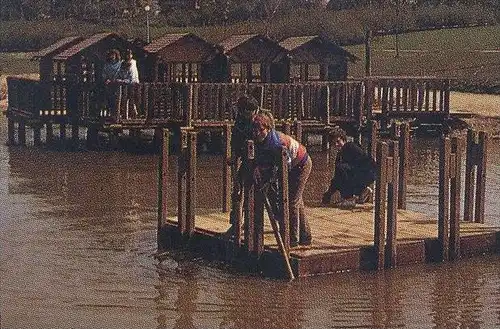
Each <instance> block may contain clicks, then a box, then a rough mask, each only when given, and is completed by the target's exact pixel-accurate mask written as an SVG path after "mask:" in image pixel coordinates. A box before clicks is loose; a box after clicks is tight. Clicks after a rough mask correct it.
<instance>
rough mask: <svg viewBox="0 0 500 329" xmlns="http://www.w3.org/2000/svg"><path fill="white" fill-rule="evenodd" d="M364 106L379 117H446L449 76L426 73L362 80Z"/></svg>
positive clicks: (448, 109) (447, 112)
mask: <svg viewBox="0 0 500 329" xmlns="http://www.w3.org/2000/svg"><path fill="white" fill-rule="evenodd" d="M365 87H366V89H367V90H366V93H367V94H368V95H373V97H367V98H366V100H367V106H368V107H371V108H373V109H375V111H380V112H381V114H382V118H386V119H388V118H391V117H416V118H419V117H424V116H425V117H431V116H435V117H437V118H442V117H446V116H448V115H449V113H450V80H449V79H440V78H429V77H408V78H399V77H370V78H368V79H366V80H365Z"/></svg>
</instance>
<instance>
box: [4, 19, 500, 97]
mask: <svg viewBox="0 0 500 329" xmlns="http://www.w3.org/2000/svg"><path fill="white" fill-rule="evenodd" d="M372 47H373V53H372V75H381V76H391V75H402V76H439V77H448V78H454V79H457V80H456V81H455V82H454V83H453V89H455V90H460V91H473V92H485V93H492V94H493V93H495V94H500V25H495V26H487V27H472V28H456V29H443V30H431V31H422V32H413V33H407V34H402V35H399V57H397V58H396V57H395V54H396V51H395V36H394V35H388V36H380V37H375V38H374V39H373V42H372ZM345 48H346V49H347V50H349V51H350V52H352V53H354V54H355V55H356V56H358V57H359V58H360V60H359V61H357V62H356V63H353V64H351V65H350V67H349V75H350V76H352V77H354V78H359V77H362V76H363V75H364V45H355V46H347V47H345ZM30 59H31V53H0V76H1V79H2V88H4V87H3V86H4V80H5V76H6V75H15V74H16V75H17V74H36V73H38V62H36V61H31V60H30Z"/></svg>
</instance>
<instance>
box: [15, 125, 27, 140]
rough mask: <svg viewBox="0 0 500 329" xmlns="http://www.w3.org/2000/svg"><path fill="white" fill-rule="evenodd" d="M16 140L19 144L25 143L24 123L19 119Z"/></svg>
mask: <svg viewBox="0 0 500 329" xmlns="http://www.w3.org/2000/svg"><path fill="white" fill-rule="evenodd" d="M17 140H18V143H19V144H20V145H22V146H25V145H26V124H25V123H24V121H19V123H18V127H17Z"/></svg>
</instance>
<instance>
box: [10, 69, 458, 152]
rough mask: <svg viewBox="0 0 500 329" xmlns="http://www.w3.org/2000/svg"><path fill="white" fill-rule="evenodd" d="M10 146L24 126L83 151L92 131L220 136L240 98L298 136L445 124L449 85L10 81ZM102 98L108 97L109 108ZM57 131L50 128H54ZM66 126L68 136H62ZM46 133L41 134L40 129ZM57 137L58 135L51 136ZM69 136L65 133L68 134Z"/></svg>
mask: <svg viewBox="0 0 500 329" xmlns="http://www.w3.org/2000/svg"><path fill="white" fill-rule="evenodd" d="M7 82H8V94H9V104H8V109H7V113H6V114H7V117H8V122H9V124H8V129H9V134H8V136H9V143H10V144H21V145H23V144H25V143H26V133H27V131H28V129H31V130H32V131H33V136H34V137H33V140H34V143H35V144H36V145H39V144H41V140H42V138H41V137H42V136H41V133H40V132H41V131H42V130H43V131H45V132H46V134H47V136H46V138H45V140H46V141H52V140H53V139H54V138H60V139H65V138H67V137H70V138H71V139H72V140H73V141H74V142H78V139H79V138H80V137H79V136H80V134H79V130H80V129H84V130H85V132H86V142H87V144H88V145H89V146H92V145H93V144H95V141H96V139H97V137H96V136H97V134H98V133H99V132H101V133H107V134H110V136H112V135H118V134H119V133H121V132H122V131H124V130H129V131H130V132H131V135H139V134H140V132H141V130H146V129H154V130H156V135H155V136H156V140H160V135H161V129H163V128H169V129H171V130H173V131H175V132H179V131H180V128H182V127H185V128H196V129H198V130H210V131H214V130H215V131H217V132H219V133H220V132H222V131H223V129H224V126H225V125H227V124H228V123H229V124H231V123H233V122H234V119H235V111H234V104H235V102H236V100H237V99H238V97H240V96H241V95H243V94H250V95H253V96H254V97H255V98H256V99H257V100H258V101H259V103H260V105H261V107H263V108H266V109H269V110H270V111H271V112H272V113H273V115H274V117H275V119H276V122H277V123H278V125H285V124H293V123H294V122H301V128H302V132H303V134H304V136H305V135H307V134H309V133H315V134H326V133H327V132H328V129H329V128H331V127H332V126H335V125H339V126H342V127H343V128H345V129H346V130H347V131H348V132H350V133H351V134H355V133H359V132H361V131H362V130H364V129H365V128H367V124H368V123H369V122H370V121H371V120H377V121H380V123H381V124H379V125H378V127H381V128H383V129H386V127H387V126H388V125H389V124H390V123H391V122H392V121H394V120H418V121H419V122H430V123H434V124H438V125H441V126H446V125H447V124H448V122H449V119H450V109H449V81H448V80H446V79H436V78H426V79H424V78H420V79H417V78H397V77H393V78H387V77H380V78H376V77H372V78H369V79H362V80H352V81H337V82H333V81H319V82H301V83H177V82H171V83H140V84H134V85H124V84H119V83H116V84H112V85H109V86H107V87H106V90H105V89H104V87H103V86H102V85H99V84H98V83H96V82H85V81H74V82H72V81H69V80H65V81H63V80H57V81H39V80H30V79H24V78H17V77H9V78H8V80H7ZM105 93H107V95H108V96H109V95H110V94H111V95H114V98H115V99H114V102H113V103H114V104H115V105H116V109H115V110H113V111H111V110H110V109H109V108H108V103H107V102H106V101H105V100H106V97H108V96H106V95H105ZM56 126H57V127H58V128H59V132H57V131H54V127H56ZM66 127H70V129H71V133H70V134H66ZM43 128H44V129H43ZM56 133H58V135H56ZM67 135H69V136H67Z"/></svg>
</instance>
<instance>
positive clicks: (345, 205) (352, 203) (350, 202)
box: [338, 198, 356, 210]
mask: <svg viewBox="0 0 500 329" xmlns="http://www.w3.org/2000/svg"><path fill="white" fill-rule="evenodd" d="M355 207H356V200H355V199H354V198H350V199H345V200H343V201H342V202H340V203H339V204H338V208H339V209H343V210H352V209H354V208H355Z"/></svg>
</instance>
